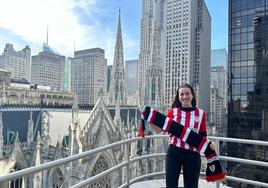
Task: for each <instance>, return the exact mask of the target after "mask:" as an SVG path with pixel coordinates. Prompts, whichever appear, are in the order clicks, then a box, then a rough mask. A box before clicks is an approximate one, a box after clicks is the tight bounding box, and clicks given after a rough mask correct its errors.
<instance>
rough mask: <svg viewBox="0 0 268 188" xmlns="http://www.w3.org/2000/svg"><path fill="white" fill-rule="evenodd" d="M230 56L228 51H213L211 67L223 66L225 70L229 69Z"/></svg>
mask: <svg viewBox="0 0 268 188" xmlns="http://www.w3.org/2000/svg"><path fill="white" fill-rule="evenodd" d="M227 62H228V56H227V50H226V49H225V48H223V49H214V50H211V66H212V67H216V66H223V67H224V68H226V67H227Z"/></svg>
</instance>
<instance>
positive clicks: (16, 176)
mask: <svg viewBox="0 0 268 188" xmlns="http://www.w3.org/2000/svg"><path fill="white" fill-rule="evenodd" d="M167 137H168V136H167V135H153V136H147V137H145V138H140V137H138V138H132V139H127V140H122V141H119V142H115V143H112V144H109V145H105V146H102V147H99V148H95V149H92V150H89V151H85V152H83V153H81V154H76V155H72V156H69V157H66V158H62V159H58V160H55V161H51V162H48V163H44V164H41V165H38V166H34V167H30V168H26V169H22V170H19V171H16V172H12V173H9V174H5V175H2V176H0V184H1V183H3V182H8V181H11V180H16V179H19V178H24V177H27V176H31V175H34V174H35V173H38V172H41V171H44V170H48V169H50V168H54V167H58V166H60V165H63V164H67V163H70V162H72V161H76V160H79V159H82V158H86V157H89V156H93V155H94V154H97V153H100V152H103V151H106V150H108V149H112V148H116V147H118V146H123V145H125V144H126V147H127V151H129V148H130V147H131V143H132V142H137V141H139V140H145V139H163V138H167ZM209 139H211V140H213V141H214V142H215V145H216V148H217V149H219V143H220V142H221V141H223V142H232V143H240V144H253V145H259V146H268V142H265V141H257V140H245V139H236V138H224V137H209ZM217 153H218V154H219V151H218V152H217ZM163 156H165V153H154V154H148V155H142V156H138V157H134V158H130V155H129V153H128V152H127V156H126V161H123V162H122V163H120V164H117V165H115V166H113V167H111V168H109V169H107V170H105V171H102V172H101V173H99V174H96V175H94V176H92V177H90V178H88V179H85V180H82V181H80V182H79V183H77V184H75V185H73V186H72V188H79V187H83V186H86V185H88V184H90V183H92V182H94V181H95V180H97V179H99V178H101V177H104V176H107V175H109V174H110V173H111V172H114V171H116V170H119V169H121V168H122V167H126V168H127V170H126V172H127V173H126V182H124V183H123V184H122V185H120V188H123V187H129V186H130V185H131V184H133V183H135V182H138V181H141V180H144V179H147V178H151V177H156V176H163V175H164V174H165V172H155V173H151V174H145V175H142V176H139V177H135V178H133V179H130V176H129V174H128V172H129V168H130V164H132V163H133V162H136V161H140V160H143V159H147V158H156V157H163ZM219 158H220V159H221V160H225V161H233V162H238V163H244V164H250V165H256V166H262V167H268V162H264V161H256V160H249V159H242V158H235V157H230V156H221V155H219ZM201 174H202V173H201ZM226 179H227V180H230V181H236V182H241V183H246V184H251V185H254V186H260V187H268V183H265V182H259V181H254V180H248V179H243V178H238V177H234V176H226ZM216 187H219V184H217V185H216Z"/></svg>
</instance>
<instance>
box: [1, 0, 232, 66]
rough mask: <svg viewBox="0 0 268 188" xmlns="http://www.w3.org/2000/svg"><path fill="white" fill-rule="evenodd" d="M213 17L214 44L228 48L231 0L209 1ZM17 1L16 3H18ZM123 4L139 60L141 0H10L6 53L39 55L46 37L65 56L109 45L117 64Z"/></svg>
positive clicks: (128, 51)
mask: <svg viewBox="0 0 268 188" xmlns="http://www.w3.org/2000/svg"><path fill="white" fill-rule="evenodd" d="M205 2H206V4H207V7H208V9H209V12H210V15H211V17H212V35H211V39H212V42H211V48H212V49H217V48H227V41H228V37H227V25H228V20H227V14H228V12H227V7H228V6H227V0H205ZM14 5H16V6H14ZM119 8H121V19H122V32H123V45H124V57H125V60H129V59H137V58H138V54H139V44H140V18H141V0H45V1H44V0H24V1H20V0H8V1H3V2H2V3H1V6H0V53H2V52H3V48H4V46H5V44H6V43H11V44H13V45H14V48H15V50H21V49H22V48H24V47H25V46H26V45H29V46H30V48H31V49H32V55H36V54H37V53H38V52H39V51H40V50H41V49H42V44H43V42H44V41H46V30H47V26H48V28H49V46H51V47H52V48H53V49H54V50H55V51H57V52H59V53H60V54H62V55H65V56H72V55H73V50H74V41H75V49H76V50H82V49H88V48H94V47H101V48H103V49H105V53H106V58H107V60H108V64H112V63H113V53H114V45H115V36H116V28H117V21H118V9H119Z"/></svg>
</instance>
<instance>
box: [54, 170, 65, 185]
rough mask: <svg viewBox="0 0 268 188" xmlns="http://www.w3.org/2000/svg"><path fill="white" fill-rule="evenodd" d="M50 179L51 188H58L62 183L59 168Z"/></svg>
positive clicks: (62, 179) (61, 174)
mask: <svg viewBox="0 0 268 188" xmlns="http://www.w3.org/2000/svg"><path fill="white" fill-rule="evenodd" d="M51 177H52V180H51V183H52V188H60V187H61V185H62V184H63V181H64V176H63V173H62V172H61V170H60V169H59V168H56V169H54V170H53V173H52V176H51Z"/></svg>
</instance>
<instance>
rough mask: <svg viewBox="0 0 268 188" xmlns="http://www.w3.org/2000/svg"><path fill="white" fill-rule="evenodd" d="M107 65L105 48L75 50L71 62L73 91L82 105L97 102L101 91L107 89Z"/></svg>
mask: <svg viewBox="0 0 268 188" xmlns="http://www.w3.org/2000/svg"><path fill="white" fill-rule="evenodd" d="M106 67H107V60H106V59H105V53H104V50H103V49H101V48H92V49H86V50H80V51H75V52H74V58H73V59H72V62H71V91H73V92H75V93H76V94H77V97H78V103H79V104H82V105H87V104H91V105H92V104H95V103H96V102H97V100H98V97H99V94H100V92H101V93H103V94H105V91H106Z"/></svg>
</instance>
